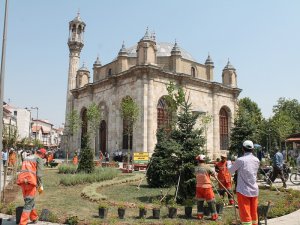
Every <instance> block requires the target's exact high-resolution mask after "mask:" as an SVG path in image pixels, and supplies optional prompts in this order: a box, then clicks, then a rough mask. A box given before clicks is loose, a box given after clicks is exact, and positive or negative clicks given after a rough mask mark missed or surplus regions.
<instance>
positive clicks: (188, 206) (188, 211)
mask: <svg viewBox="0 0 300 225" xmlns="http://www.w3.org/2000/svg"><path fill="white" fill-rule="evenodd" d="M193 205H194V200H193V199H191V198H188V199H186V200H185V201H184V214H185V216H186V217H187V218H191V217H192V211H193Z"/></svg>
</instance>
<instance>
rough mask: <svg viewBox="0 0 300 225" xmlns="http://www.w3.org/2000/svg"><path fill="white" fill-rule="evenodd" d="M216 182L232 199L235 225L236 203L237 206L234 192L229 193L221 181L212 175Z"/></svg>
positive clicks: (236, 218)
mask: <svg viewBox="0 0 300 225" xmlns="http://www.w3.org/2000/svg"><path fill="white" fill-rule="evenodd" d="M214 178H215V179H216V180H217V181H218V182H219V184H220V185H221V186H222V187H223V188H224V190H225V191H226V192H227V194H228V195H230V196H231V197H232V199H233V209H234V216H235V221H236V223H235V224H236V225H237V224H239V222H238V216H237V213H236V205H237V206H238V203H237V202H236V201H235V199H234V194H231V193H230V192H229V190H228V189H227V188H226V187H225V186H224V185H223V184H222V183H221V181H220V180H219V179H218V178H217V177H214Z"/></svg>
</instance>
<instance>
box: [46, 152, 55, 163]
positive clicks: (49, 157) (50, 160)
mask: <svg viewBox="0 0 300 225" xmlns="http://www.w3.org/2000/svg"><path fill="white" fill-rule="evenodd" d="M53 158H54V157H53V153H52V152H48V156H47V162H48V166H49V165H50V163H51V162H52V161H53Z"/></svg>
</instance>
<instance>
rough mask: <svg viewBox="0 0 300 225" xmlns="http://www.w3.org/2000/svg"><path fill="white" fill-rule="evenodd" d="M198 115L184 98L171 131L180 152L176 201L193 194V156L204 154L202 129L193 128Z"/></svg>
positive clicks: (191, 196) (190, 196)
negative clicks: (175, 125)
mask: <svg viewBox="0 0 300 225" xmlns="http://www.w3.org/2000/svg"><path fill="white" fill-rule="evenodd" d="M198 117H199V115H197V114H196V115H195V114H192V112H191V104H190V103H189V102H188V100H185V101H184V103H183V105H182V107H181V111H180V113H179V115H178V122H177V128H176V129H175V130H174V131H172V133H171V137H172V139H174V140H176V142H177V143H178V144H179V145H180V146H181V152H180V154H179V155H178V159H179V162H181V163H182V165H181V167H180V168H179V171H178V172H179V173H178V175H180V178H181V179H180V183H179V187H178V196H177V201H178V202H182V201H184V200H185V199H188V198H193V197H194V196H195V185H196V180H195V175H194V170H195V166H196V165H197V163H196V161H195V157H196V155H199V154H204V151H203V145H204V142H205V140H204V138H203V136H202V130H199V129H194V126H195V124H196V120H197V118H198Z"/></svg>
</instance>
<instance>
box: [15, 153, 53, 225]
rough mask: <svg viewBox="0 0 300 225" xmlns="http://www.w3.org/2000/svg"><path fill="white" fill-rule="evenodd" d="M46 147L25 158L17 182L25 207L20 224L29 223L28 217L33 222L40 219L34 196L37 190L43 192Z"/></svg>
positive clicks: (25, 224)
mask: <svg viewBox="0 0 300 225" xmlns="http://www.w3.org/2000/svg"><path fill="white" fill-rule="evenodd" d="M46 153H47V151H46V149H44V148H41V149H39V150H37V151H36V153H35V154H33V155H29V156H27V157H26V158H24V161H23V163H22V168H21V171H20V174H19V175H18V179H17V184H18V185H19V186H21V188H22V192H23V198H24V202H25V205H24V208H23V212H22V216H21V220H20V223H19V225H27V223H28V219H30V220H31V221H32V222H36V221H37V220H38V214H37V211H36V209H35V201H34V197H35V194H36V190H37V188H38V192H39V193H40V194H41V193H42V192H43V184H42V179H41V178H42V169H43V164H44V162H43V159H44V158H45V157H46Z"/></svg>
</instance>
